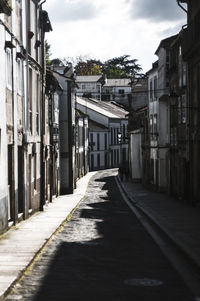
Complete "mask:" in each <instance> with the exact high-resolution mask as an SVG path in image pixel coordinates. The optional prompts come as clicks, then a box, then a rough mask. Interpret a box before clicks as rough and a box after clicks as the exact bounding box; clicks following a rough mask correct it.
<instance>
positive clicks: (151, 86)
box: [150, 80, 153, 101]
mask: <svg viewBox="0 0 200 301" xmlns="http://www.w3.org/2000/svg"><path fill="white" fill-rule="evenodd" d="M152 98H153V82H152V80H151V81H150V101H152Z"/></svg>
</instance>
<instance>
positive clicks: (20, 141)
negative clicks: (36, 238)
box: [0, 0, 52, 232]
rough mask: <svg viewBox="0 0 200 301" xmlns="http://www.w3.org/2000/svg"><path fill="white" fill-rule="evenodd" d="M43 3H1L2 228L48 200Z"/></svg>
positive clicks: (48, 26)
mask: <svg viewBox="0 0 200 301" xmlns="http://www.w3.org/2000/svg"><path fill="white" fill-rule="evenodd" d="M50 30H52V28H51V24H50V21H49V18H48V14H47V12H45V11H43V9H42V6H41V5H40V1H33V0H22V1H14V0H10V1H3V0H1V1H0V64H1V70H2V72H1V74H0V81H1V89H0V105H1V121H0V133H1V135H0V147H1V149H0V154H1V155H0V175H1V179H3V180H2V181H1V184H0V200H1V201H0V232H3V231H5V230H6V229H7V228H8V226H9V225H12V224H13V223H17V222H18V221H20V220H21V219H22V218H27V217H28V216H29V215H30V214H31V213H32V212H34V211H36V210H39V209H41V208H42V206H43V205H44V203H45V198H44V190H45V178H44V177H45V172H44V161H43V160H40V158H41V157H42V158H43V156H42V155H41V154H43V151H44V149H45V141H44V140H43V139H44V138H43V136H44V135H43V134H44V125H43V122H44V121H43V120H44V116H45V115H44V114H45V108H44V97H45V93H44V92H45V91H44V86H45V78H44V77H45V60H44V37H45V32H48V31H50Z"/></svg>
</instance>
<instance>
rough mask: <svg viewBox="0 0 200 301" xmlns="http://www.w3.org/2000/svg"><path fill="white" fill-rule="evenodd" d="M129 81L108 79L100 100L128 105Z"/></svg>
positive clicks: (126, 79)
mask: <svg viewBox="0 0 200 301" xmlns="http://www.w3.org/2000/svg"><path fill="white" fill-rule="evenodd" d="M130 95H131V80H130V79H129V78H108V79H106V82H105V84H104V85H103V88H102V99H103V100H108V101H116V102H117V103H120V104H122V105H123V106H128V105H129V96H130Z"/></svg>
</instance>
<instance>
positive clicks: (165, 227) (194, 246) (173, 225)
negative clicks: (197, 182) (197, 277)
mask: <svg viewBox="0 0 200 301" xmlns="http://www.w3.org/2000/svg"><path fill="white" fill-rule="evenodd" d="M118 180H119V182H120V184H121V187H122V189H123V191H124V193H125V194H126V196H127V197H128V199H129V200H131V201H132V202H133V204H134V205H135V206H136V207H137V208H138V209H139V210H140V211H142V212H143V213H144V214H145V215H146V216H148V218H150V219H151V221H152V222H153V223H154V224H156V225H157V226H158V227H159V228H160V229H161V230H162V231H163V232H164V233H165V234H166V235H167V236H168V238H169V239H171V241H173V243H174V244H175V245H176V246H177V247H178V248H179V249H181V251H182V252H183V254H184V255H185V256H187V258H188V259H189V260H190V262H191V263H193V264H195V266H197V267H198V268H199V269H200V208H199V207H191V206H189V205H187V204H185V203H183V202H182V201H178V200H176V199H174V198H172V197H170V196H168V195H167V194H164V193H159V192H154V191H151V190H149V189H146V188H144V187H143V186H142V184H140V183H133V182H128V181H123V182H121V181H120V179H119V177H118Z"/></svg>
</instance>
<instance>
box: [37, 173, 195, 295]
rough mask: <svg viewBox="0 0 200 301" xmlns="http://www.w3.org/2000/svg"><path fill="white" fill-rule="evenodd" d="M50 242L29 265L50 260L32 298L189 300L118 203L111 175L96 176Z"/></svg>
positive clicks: (150, 242)
mask: <svg viewBox="0 0 200 301" xmlns="http://www.w3.org/2000/svg"><path fill="white" fill-rule="evenodd" d="M100 175H101V174H100ZM51 244H52V245H53V244H56V252H54V253H53V254H51V248H53V246H51V245H49V248H48V250H47V251H46V252H44V254H43V255H42V256H41V260H39V261H38V262H37V263H36V265H35V270H36V272H35V273H39V268H40V265H41V264H44V262H47V259H50V260H49V261H48V263H46V264H47V265H48V269H47V271H46V275H45V276H44V278H41V287H40V289H39V291H38V293H37V295H36V296H35V298H34V300H43V301H44V300H56V301H57V300H66V301H67V300H69V301H73V300H84V301H85V300H88V301H91V300H93V299H95V300H105V301H106V300H110V301H113V300H114V301H120V300H121V301H122V300H125V301H129V300H131V301H142V300H145V301H146V300H148V301H149V300H152V301H170V300H174V301H178V300H181V301H184V300H185V301H189V300H193V299H192V298H191V297H190V292H189V291H188V290H187V288H186V287H185V285H184V283H183V282H182V280H181V279H180V277H179V276H178V275H177V273H176V272H175V271H174V269H173V268H172V267H171V266H170V264H169V262H168V261H167V259H166V258H165V257H164V255H163V254H162V253H161V251H160V249H159V248H158V246H157V245H156V244H155V243H154V242H153V240H152V239H151V237H150V236H149V234H147V233H146V231H145V230H144V228H143V227H142V226H141V224H140V222H139V221H138V220H137V219H136V218H135V216H134V215H133V214H132V213H131V212H130V211H129V209H128V208H127V205H126V204H125V203H124V202H123V201H122V199H121V196H120V192H119V190H118V188H117V186H116V182H115V179H114V176H104V177H103V178H98V176H96V178H95V179H94V180H93V181H92V182H91V183H90V185H89V187H88V192H87V196H86V199H85V200H84V201H83V202H82V204H81V206H80V208H79V209H78V210H77V211H76V213H75V214H74V215H73V217H72V219H71V220H70V222H68V223H67V224H66V225H65V227H64V229H63V231H62V232H61V233H59V234H58V235H57V237H56V240H55V241H52V243H51ZM38 277H39V276H38ZM134 279H143V284H142V285H141V283H139V285H138V286H137V285H130V284H132V283H133V281H132V280H134ZM148 279H154V280H159V281H160V282H159V281H158V285H150V284H152V283H154V282H152V283H151V282H149V283H148V281H147V280H148ZM145 280H146V285H145V284H144V283H145ZM155 283H156V282H155ZM155 283H154V284H155ZM147 284H148V285H147Z"/></svg>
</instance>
